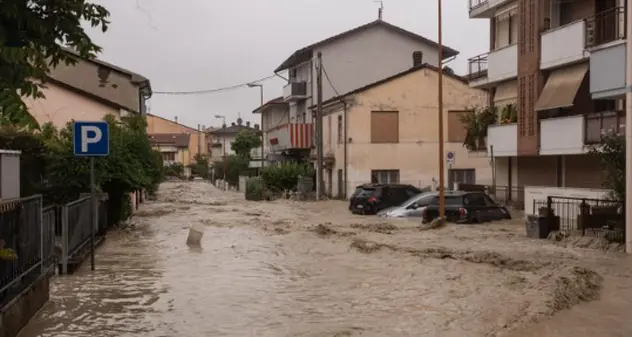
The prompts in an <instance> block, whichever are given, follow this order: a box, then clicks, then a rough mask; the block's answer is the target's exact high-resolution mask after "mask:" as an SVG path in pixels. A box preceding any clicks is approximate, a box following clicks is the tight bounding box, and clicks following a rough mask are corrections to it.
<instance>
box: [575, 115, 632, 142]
mask: <svg viewBox="0 0 632 337" xmlns="http://www.w3.org/2000/svg"><path fill="white" fill-rule="evenodd" d="M583 131H584V132H583V133H584V139H583V141H584V144H586V145H591V144H598V143H600V142H601V140H602V139H603V137H604V136H605V135H606V134H611V133H615V134H624V133H625V111H608V112H597V113H593V114H589V115H586V117H585V128H584V129H583Z"/></svg>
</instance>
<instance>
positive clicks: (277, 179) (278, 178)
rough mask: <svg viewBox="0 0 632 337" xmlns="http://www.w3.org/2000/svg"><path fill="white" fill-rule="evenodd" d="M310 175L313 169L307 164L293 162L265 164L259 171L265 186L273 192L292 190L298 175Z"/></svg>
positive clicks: (294, 187)
mask: <svg viewBox="0 0 632 337" xmlns="http://www.w3.org/2000/svg"><path fill="white" fill-rule="evenodd" d="M312 175H313V170H312V168H311V167H310V166H309V165H307V164H301V163H295V162H285V163H278V164H275V165H272V166H267V167H264V168H263V170H262V172H261V178H262V179H263V183H264V185H265V187H266V188H268V189H270V190H271V191H274V192H282V191H288V190H289V191H293V190H295V189H296V184H297V183H298V179H299V178H300V177H309V176H312Z"/></svg>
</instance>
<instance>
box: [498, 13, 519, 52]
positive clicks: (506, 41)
mask: <svg viewBox="0 0 632 337" xmlns="http://www.w3.org/2000/svg"><path fill="white" fill-rule="evenodd" d="M494 21H495V25H494V26H495V29H496V31H495V40H496V41H495V43H494V48H495V49H499V48H503V47H506V46H509V45H512V44H514V43H516V42H518V20H517V17H516V10H515V9H514V10H511V11H509V12H505V13H502V14H500V15H498V16H496V17H495V18H494Z"/></svg>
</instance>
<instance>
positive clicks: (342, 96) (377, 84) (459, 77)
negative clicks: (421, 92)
mask: <svg viewBox="0 0 632 337" xmlns="http://www.w3.org/2000/svg"><path fill="white" fill-rule="evenodd" d="M422 69H430V70H432V71H439V68H437V67H435V66H433V65H430V64H428V63H424V64H422V65H420V66H417V67H412V68H410V69H408V70H404V71H402V72H401V73H397V74H395V75H392V76H389V77H387V78H384V79H381V80H379V81H377V82H373V83H370V84H367V85H365V86H363V87H360V88H357V89H354V90H352V91H349V92H348V93H346V94H342V95H340V96H335V97H332V98H330V99H328V100H326V101H324V102H323V105H327V104H329V103H333V102H337V101H341V100H342V99H343V98H345V97H347V96H349V95H353V94H357V93H360V92H363V91H366V90H369V89H371V88H374V87H377V86H380V85H382V84H385V83H388V82H390V81H392V80H395V79H398V78H400V77H403V76H406V75H408V74H412V73H414V72H416V71H419V70H422ZM443 76H446V77H450V78H453V79H455V80H457V81H459V82H463V84H468V82H467V80H466V79H464V78H463V77H461V76H459V75H455V74H454V73H450V72H446V71H444V72H443ZM314 107H315V105H312V106H311V107H310V108H314Z"/></svg>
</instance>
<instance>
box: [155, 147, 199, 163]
mask: <svg viewBox="0 0 632 337" xmlns="http://www.w3.org/2000/svg"><path fill="white" fill-rule="evenodd" d="M153 149H154V150H158V151H160V152H175V153H176V155H175V162H176V163H180V164H182V165H188V164H190V163H191V162H192V160H193V157H191V152H190V151H189V149H188V148H175V147H172V146H154V147H153Z"/></svg>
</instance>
